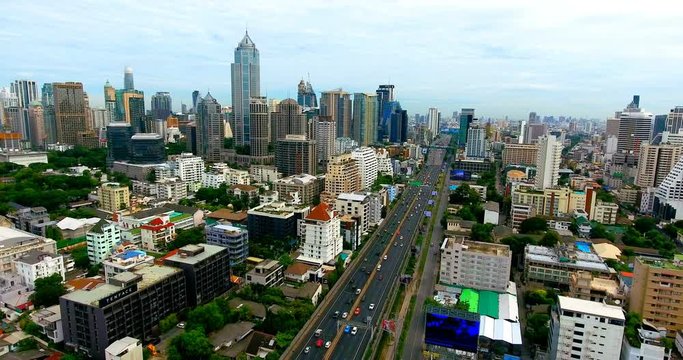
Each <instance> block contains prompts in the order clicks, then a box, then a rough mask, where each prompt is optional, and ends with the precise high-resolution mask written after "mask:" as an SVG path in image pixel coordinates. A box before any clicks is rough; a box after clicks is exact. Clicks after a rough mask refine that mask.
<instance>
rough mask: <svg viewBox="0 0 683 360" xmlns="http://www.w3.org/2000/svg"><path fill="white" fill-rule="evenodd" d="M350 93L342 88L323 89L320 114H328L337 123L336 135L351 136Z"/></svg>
mask: <svg viewBox="0 0 683 360" xmlns="http://www.w3.org/2000/svg"><path fill="white" fill-rule="evenodd" d="M351 106H352V104H351V94H349V93H347V92H346V91H343V90H342V89H336V90H330V91H323V93H322V96H321V97H320V116H329V117H331V118H332V120H334V121H335V122H336V123H337V137H351V136H352V130H351V113H352V110H353V109H352V107H351Z"/></svg>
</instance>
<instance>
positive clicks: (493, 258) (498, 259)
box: [439, 238, 512, 292]
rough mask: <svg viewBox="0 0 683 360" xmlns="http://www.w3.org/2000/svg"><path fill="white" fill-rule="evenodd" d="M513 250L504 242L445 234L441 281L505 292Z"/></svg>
mask: <svg viewBox="0 0 683 360" xmlns="http://www.w3.org/2000/svg"><path fill="white" fill-rule="evenodd" d="M511 265H512V253H511V252H510V247H509V246H507V245H502V244H492V243H483V242H478V241H469V240H464V239H453V238H446V239H445V240H444V241H443V244H441V267H440V269H439V271H440V273H441V277H440V279H441V282H443V283H447V284H451V285H461V286H465V287H471V288H473V289H478V290H491V291H498V292H505V289H507V287H508V282H509V279H510V267H511Z"/></svg>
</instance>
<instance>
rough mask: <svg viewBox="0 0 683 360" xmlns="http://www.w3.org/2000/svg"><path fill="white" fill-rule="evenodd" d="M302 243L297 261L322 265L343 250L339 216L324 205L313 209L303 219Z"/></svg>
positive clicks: (333, 258)
mask: <svg viewBox="0 0 683 360" xmlns="http://www.w3.org/2000/svg"><path fill="white" fill-rule="evenodd" d="M304 229H305V230H304V242H303V244H302V249H301V256H299V258H298V260H299V261H303V262H308V263H315V264H324V263H329V262H331V261H334V260H335V259H336V257H337V255H339V254H340V253H341V252H342V250H343V242H344V240H343V239H342V236H341V232H340V222H339V216H337V214H336V213H335V212H334V211H333V210H332V209H330V207H329V206H328V205H327V204H325V203H320V205H318V206H316V207H314V208H313V209H312V210H311V212H310V213H309V214H308V215H307V216H306V218H305V219H304Z"/></svg>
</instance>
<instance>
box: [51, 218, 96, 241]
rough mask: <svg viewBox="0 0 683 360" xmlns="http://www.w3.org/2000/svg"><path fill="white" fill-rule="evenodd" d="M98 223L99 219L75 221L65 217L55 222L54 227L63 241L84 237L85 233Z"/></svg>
mask: <svg viewBox="0 0 683 360" xmlns="http://www.w3.org/2000/svg"><path fill="white" fill-rule="evenodd" d="M99 221H100V218H97V217H92V218H87V219H75V218H71V217H65V218H64V219H62V220H60V221H58V222H57V224H56V226H57V227H58V228H59V230H60V231H61V232H62V237H63V238H65V239H75V238H79V237H84V236H85V235H86V233H87V232H88V231H89V230H90V229H91V228H92V227H93V226H95V224H97V223H98V222H99Z"/></svg>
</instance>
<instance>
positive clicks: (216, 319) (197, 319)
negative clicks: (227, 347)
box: [187, 302, 225, 333]
mask: <svg viewBox="0 0 683 360" xmlns="http://www.w3.org/2000/svg"><path fill="white" fill-rule="evenodd" d="M223 325H225V318H224V317H223V313H222V312H221V309H220V308H219V307H218V305H216V303H215V302H210V303H208V304H206V305H202V306H198V307H196V308H194V309H192V310H190V312H189V313H188V314H187V327H188V329H197V328H202V329H204V331H206V332H207V333H210V332H212V331H215V330H218V329H220V328H222V327H223Z"/></svg>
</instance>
